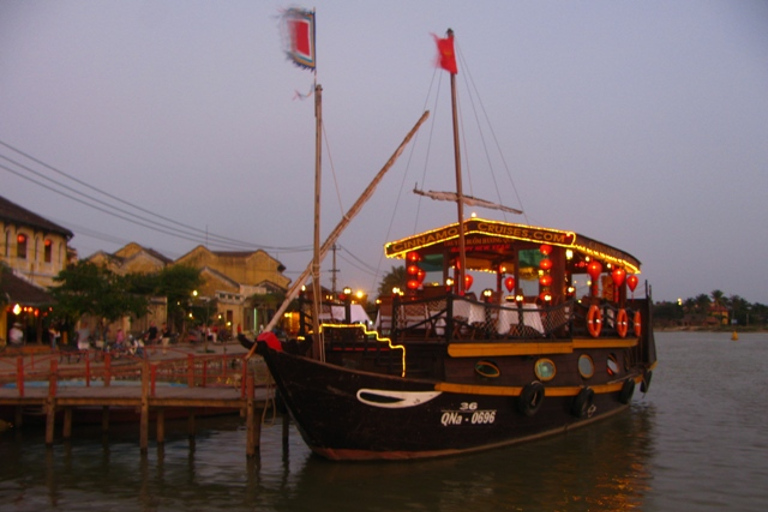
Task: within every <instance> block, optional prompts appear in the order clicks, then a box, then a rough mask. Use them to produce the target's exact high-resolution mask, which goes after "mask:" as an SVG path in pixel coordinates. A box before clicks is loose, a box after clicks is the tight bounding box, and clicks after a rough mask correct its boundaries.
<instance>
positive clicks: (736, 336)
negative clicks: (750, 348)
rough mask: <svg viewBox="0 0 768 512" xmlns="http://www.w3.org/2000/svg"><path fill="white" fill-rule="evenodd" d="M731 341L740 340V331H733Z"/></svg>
mask: <svg viewBox="0 0 768 512" xmlns="http://www.w3.org/2000/svg"><path fill="white" fill-rule="evenodd" d="M731 341H739V333H737V332H736V331H733V334H731Z"/></svg>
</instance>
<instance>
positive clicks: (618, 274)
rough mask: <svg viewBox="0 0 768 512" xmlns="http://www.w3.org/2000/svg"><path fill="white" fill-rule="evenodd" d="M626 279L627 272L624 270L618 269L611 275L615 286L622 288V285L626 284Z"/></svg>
mask: <svg viewBox="0 0 768 512" xmlns="http://www.w3.org/2000/svg"><path fill="white" fill-rule="evenodd" d="M625 277H627V272H626V271H625V270H624V269H623V268H617V269H615V270H614V271H613V273H612V274H611V278H612V279H613V284H615V285H616V286H621V285H622V284H624V278H625Z"/></svg>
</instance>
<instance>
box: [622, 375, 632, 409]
mask: <svg viewBox="0 0 768 512" xmlns="http://www.w3.org/2000/svg"><path fill="white" fill-rule="evenodd" d="M634 393H635V380H634V379H627V380H625V381H624V385H623V386H621V393H620V394H619V402H621V403H623V404H628V403H629V402H631V401H632V395H633V394H634Z"/></svg>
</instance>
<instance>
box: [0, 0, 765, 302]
mask: <svg viewBox="0 0 768 512" xmlns="http://www.w3.org/2000/svg"><path fill="white" fill-rule="evenodd" d="M292 5H293V4H283V3H275V2H272V1H258V2H257V1H253V0H249V1H226V2H215V1H181V0H179V1H170V0H158V1H151V2H150V1H109V2H103V1H95V0H94V1H91V0H79V1H71V0H56V1H54V0H46V1H34V0H24V1H21V0H2V1H1V2H0V195H2V196H4V197H6V198H7V199H9V200H11V201H13V202H15V203H17V204H19V205H22V206H24V207H25V208H28V209H30V210H32V211H34V212H36V213H38V214H40V215H42V216H43V217H46V218H47V219H49V220H51V221H54V222H56V223H58V224H60V225H62V226H65V227H67V228H69V229H71V230H72V231H73V232H74V233H75V236H74V238H73V239H72V241H71V244H72V246H74V247H75V248H76V249H77V250H78V253H79V255H80V257H87V256H89V255H91V254H92V253H94V252H96V251H98V250H104V251H107V252H114V251H115V250H117V249H118V248H120V247H122V246H123V245H125V244H126V243H128V242H137V243H139V244H141V245H143V246H145V247H150V248H153V249H155V250H157V251H159V252H161V253H163V254H165V255H166V256H168V257H169V258H172V259H175V258H178V257H179V256H181V255H183V254H185V253H187V252H188V251H190V250H192V249H193V248H194V247H195V246H196V245H198V244H206V243H207V245H208V246H209V247H210V248H211V249H212V250H246V249H248V250H251V249H256V248H263V249H264V250H266V251H267V252H268V253H269V254H271V255H272V256H273V257H275V258H277V259H278V260H280V261H281V262H282V263H283V264H284V265H285V266H286V267H287V271H286V276H288V277H289V278H291V279H295V278H296V277H297V276H298V275H299V273H300V272H301V271H302V270H303V269H304V268H305V267H306V266H307V264H308V263H309V261H310V259H311V244H312V216H313V197H314V196H313V193H314V192H313V188H314V176H313V174H314V137H315V136H314V112H313V100H312V99H311V98H309V99H304V100H302V99H297V94H296V91H298V92H300V93H302V94H304V93H307V92H309V91H310V90H311V87H312V84H313V80H314V79H315V76H314V75H313V74H312V73H311V72H309V71H307V70H302V69H299V68H298V67H296V66H294V65H292V64H291V63H289V62H288V61H287V60H286V57H285V55H284V53H283V48H282V42H281V36H280V30H279V15H280V12H281V10H283V9H284V8H287V7H290V6H292ZM302 7H308V8H312V7H314V8H315V9H316V11H317V41H316V43H317V62H318V67H317V76H316V79H317V82H318V83H319V84H321V85H322V87H323V91H324V92H323V119H324V121H325V135H326V137H327V145H326V143H324V146H323V213H322V226H323V233H322V238H325V236H326V235H327V234H328V233H329V232H330V231H331V230H332V229H333V227H334V226H335V225H336V223H337V222H338V220H339V219H340V217H341V215H342V211H346V210H347V209H348V208H349V207H350V206H351V205H352V203H353V202H354V201H355V200H356V198H357V196H358V195H359V194H360V193H361V192H362V190H363V189H364V188H365V187H366V186H367V184H368V183H369V181H370V180H371V179H372V178H373V176H374V175H375V174H376V173H377V172H378V170H379V169H380V168H381V167H382V166H383V165H384V163H385V162H386V161H387V159H388V158H389V157H390V155H391V154H392V152H393V151H394V150H395V148H396V147H397V145H398V144H399V143H400V142H401V141H402V140H403V138H404V137H405V135H406V133H407V132H408V131H409V130H410V129H411V127H412V126H413V125H414V124H415V122H416V121H417V120H418V118H419V117H420V116H421V114H422V112H423V111H424V110H426V109H428V110H430V111H431V113H432V115H431V117H430V119H429V121H428V122H427V123H426V124H425V125H424V127H423V128H422V129H421V130H420V132H419V134H418V137H417V138H416V140H415V141H414V144H413V145H412V146H409V147H408V148H407V149H406V151H405V152H404V153H403V155H402V156H401V157H400V159H399V160H398V162H397V164H396V165H395V166H394V167H393V168H392V170H391V171H389V173H388V174H387V175H386V176H385V178H384V180H383V181H382V183H381V184H380V186H379V188H378V190H377V192H376V194H375V195H374V197H373V199H371V201H370V202H369V203H368V204H367V205H366V207H365V208H364V209H363V211H362V213H361V214H360V215H359V216H358V217H357V218H356V219H355V220H354V221H353V223H352V225H351V226H350V227H349V228H348V229H347V230H346V231H345V233H344V234H343V236H342V237H341V239H340V240H339V245H340V250H339V251H338V253H337V267H338V268H339V270H340V272H339V273H338V285H339V287H343V286H350V287H352V288H353V289H362V290H365V291H367V292H375V290H376V288H377V286H378V283H379V281H380V280H381V277H382V276H383V274H385V273H386V272H388V271H389V270H390V269H391V267H392V266H393V265H397V264H400V262H399V261H393V260H387V259H386V258H384V257H383V245H384V244H385V243H386V242H387V241H391V240H396V239H399V238H403V237H405V236H409V235H411V234H413V233H415V232H419V231H422V230H426V229H429V228H433V227H439V226H442V225H445V224H448V223H450V222H454V221H455V220H456V219H455V213H454V210H455V207H453V206H451V205H450V204H449V203H442V202H431V201H429V200H426V199H423V198H422V199H420V198H419V197H418V196H416V195H414V194H413V193H412V192H411V190H412V189H413V187H414V184H415V183H418V184H419V187H420V188H424V189H434V190H452V189H453V187H454V181H453V179H454V178H453V172H454V170H453V169H454V168H453V148H452V140H451V135H450V112H449V94H448V74H447V73H446V72H444V71H439V70H436V68H435V62H434V61H435V55H436V49H435V44H434V41H433V36H432V34H438V35H443V34H444V33H445V30H446V29H447V28H449V27H450V28H452V29H453V30H454V32H455V34H456V47H457V52H458V54H459V56H460V59H459V74H458V76H457V83H458V85H459V89H460V90H461V91H466V90H467V89H475V90H476V92H477V94H478V98H479V100H474V102H473V101H472V100H470V99H469V98H468V97H467V99H463V98H464V96H462V94H463V93H462V92H460V93H459V96H460V103H461V108H462V127H463V128H465V129H466V133H467V138H466V140H467V150H466V152H465V154H464V155H463V156H465V157H466V158H467V165H466V166H465V172H466V177H465V192H466V193H468V194H471V195H474V196H478V197H482V198H485V199H489V200H493V201H499V200H501V202H503V203H504V204H506V205H508V206H511V207H515V208H522V209H523V210H525V215H524V216H514V217H510V216H507V217H506V218H504V217H501V216H500V214H498V213H496V212H493V211H488V210H482V209H469V210H468V212H467V213H469V211H476V212H477V214H478V215H479V216H482V217H486V218H492V219H500V220H508V221H511V222H521V223H528V224H532V225H537V226H545V227H552V228H557V229H564V230H572V231H575V232H577V233H580V234H583V235H586V236H588V237H591V238H595V239H597V240H600V241H602V242H604V243H607V244H610V245H613V246H616V247H619V248H621V249H623V250H625V251H627V252H629V253H631V254H632V255H634V256H635V257H637V258H638V259H639V260H640V261H641V262H642V263H643V267H642V270H643V272H642V275H641V278H644V279H647V280H648V281H649V283H650V284H651V285H652V286H653V291H654V300H656V301H659V300H676V299H677V298H678V297H682V298H687V297H692V296H695V295H697V294H699V293H710V292H711V291H712V290H715V289H720V290H722V291H723V292H725V294H726V295H728V296H730V295H734V294H736V295H740V296H742V297H743V298H745V299H747V300H749V301H750V302H761V303H764V304H768V278H766V277H765V276H763V275H762V274H760V272H761V270H760V269H759V268H758V267H759V266H760V265H762V264H761V263H760V257H762V256H766V255H768V227H767V226H768V201H767V200H766V195H767V194H768V2H766V1H763V0H755V1H739V0H733V1H708V0H696V1H688V0H674V1H663V2H662V1H653V0H651V1H647V0H646V1H642V2H631V1H621V0H618V1H617V0H610V1H599V0H597V1H546V0H544V1H536V2H531V1H527V2H523V1H504V2H502V1H496V2H490V1H482V0H479V1H478V0H476V1H472V2H469V1H445V0H441V1H437V0H434V1H413V0H407V1H406V0H389V1H386V2H384V1H382V2H375V3H374V2H352V1H325V0H314V1H313V2H312V3H311V4H307V5H305V6H302ZM438 91H439V94H438ZM479 102H481V103H479ZM486 117H487V120H488V122H489V124H490V129H489V131H486V132H485V134H484V136H483V138H480V137H479V136H476V135H472V134H471V128H470V127H472V126H474V125H475V122H476V118H479V119H481V121H482V122H485V119H486ZM491 129H492V131H490V130H491ZM497 147H498V148H500V150H501V155H499V154H498V150H497ZM19 152H23V153H24V154H26V155H27V156H24V155H23V154H21V153H19ZM486 154H487V155H488V156H486ZM30 157H31V158H30ZM121 201H124V202H121ZM94 206H95V207H96V208H94ZM108 212H111V213H113V214H116V215H118V216H113V215H110V214H109V213H108ZM224 239H226V240H224ZM224 242H226V243H224ZM331 265H332V261H331V258H330V256H329V257H328V258H326V260H325V262H324V264H323V284H325V285H327V286H330V282H331V279H330V278H331V273H330V269H331Z"/></svg>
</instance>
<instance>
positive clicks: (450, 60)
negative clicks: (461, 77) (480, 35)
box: [433, 29, 459, 75]
mask: <svg viewBox="0 0 768 512" xmlns="http://www.w3.org/2000/svg"><path fill="white" fill-rule="evenodd" d="M433 36H434V35H433ZM434 38H435V42H436V43H437V65H438V66H440V67H441V68H443V69H444V70H446V71H448V72H449V73H451V74H453V75H455V74H457V73H458V72H459V68H458V66H457V65H456V53H455V52H454V51H453V30H451V29H448V32H447V34H446V37H442V38H441V37H437V36H434Z"/></svg>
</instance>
